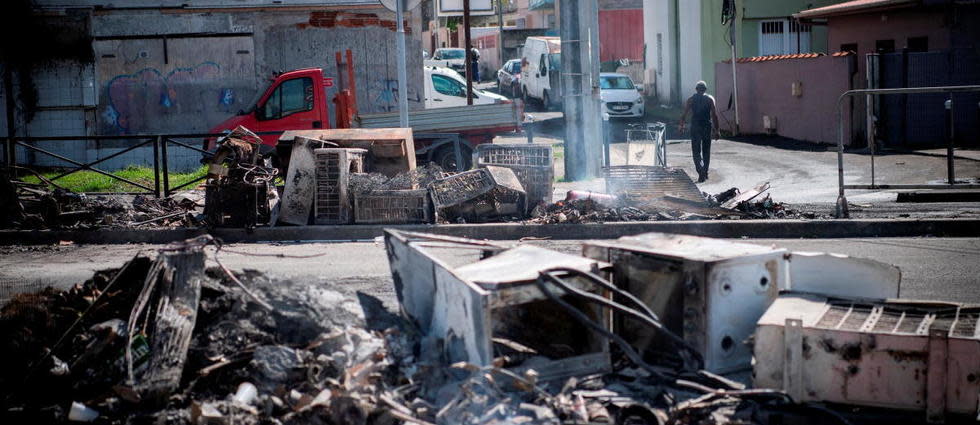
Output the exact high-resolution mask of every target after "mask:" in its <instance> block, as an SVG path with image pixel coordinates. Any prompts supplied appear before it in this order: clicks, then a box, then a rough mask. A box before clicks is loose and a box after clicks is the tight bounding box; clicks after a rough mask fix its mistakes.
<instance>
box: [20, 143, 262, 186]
mask: <svg viewBox="0 0 980 425" xmlns="http://www.w3.org/2000/svg"><path fill="white" fill-rule="evenodd" d="M257 134H260V135H267V134H279V133H278V132H263V133H257ZM225 135H226V134H224V133H222V134H196V133H195V134H152V135H134V136H58V137H12V138H5V139H4V144H5V147H4V148H5V151H4V157H5V159H6V165H8V166H14V165H16V151H15V149H16V147H17V146H20V147H23V148H24V149H27V150H29V151H33V152H38V153H40V154H42V155H47V156H50V157H52V158H55V159H57V160H59V161H62V162H64V163H66V164H68V165H69V166H68V167H65V171H64V172H62V173H60V174H58V175H56V176H54V177H51V178H50V179H49V180H51V181H56V180H59V179H61V178H64V177H66V176H69V175H71V174H74V173H77V172H79V171H83V170H87V171H92V172H95V173H98V174H101V175H103V176H106V177H108V178H110V179H114V180H118V181H121V182H123V183H126V184H128V185H131V186H134V187H135V188H137V189H140V191H139V192H132V193H152V194H154V196H156V197H158V198H159V197H161V195H162V196H164V197H167V196H170V194H171V193H173V192H174V191H176V190H179V189H182V188H185V187H187V186H190V185H192V184H194V183H197V182H199V181H201V180H204V179H205V178H206V176H203V175H202V176H201V177H198V178H195V179H192V180H190V181H187V182H184V183H182V184H180V185H178V186H175V187H170V169H169V165H168V164H167V162H168V148H170V147H171V145H173V146H177V147H180V148H184V149H190V150H193V151H196V152H199V153H201V155H202V156H203V157H210V156H211V155H212V152H209V151H207V150H205V149H201V148H198V147H194V146H191V145H189V144H187V143H185V142H182V141H180V140H177V139H192V138H193V139H211V138H220V137H222V136H225ZM111 140H129V141H132V142H133V144H131V145H129V146H126V147H125V148H123V149H121V150H120V151H118V152H114V153H112V154H111V155H107V156H105V157H102V158H99V159H97V160H95V161H89V162H81V161H76V160H74V159H71V158H68V157H66V156H64V155H60V154H57V153H54V152H51V151H50V150H47V149H43V148H40V147H38V146H36V145H35V144H36V143H37V142H44V141H77V142H78V143H83V142H87V141H97V142H98V141H111ZM148 145H149V146H152V148H153V186H152V187H150V186H148V185H145V184H142V183H139V182H135V181H132V180H130V179H127V178H125V177H121V176H118V175H115V174H112V173H110V172H108V171H105V170H102V169H100V168H98V167H96V165H98V164H100V163H103V162H105V161H108V160H110V159H113V158H116V157H118V156H120V155H123V154H125V153H128V152H131V151H133V150H135V149H138V148H141V147H144V146H148ZM28 168H29V167H28Z"/></svg>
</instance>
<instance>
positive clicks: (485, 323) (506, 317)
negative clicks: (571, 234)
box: [385, 230, 612, 380]
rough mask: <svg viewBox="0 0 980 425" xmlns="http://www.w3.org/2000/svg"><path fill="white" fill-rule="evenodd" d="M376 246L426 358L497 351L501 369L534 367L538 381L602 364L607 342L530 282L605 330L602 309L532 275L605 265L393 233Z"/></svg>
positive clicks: (573, 281) (527, 249)
mask: <svg viewBox="0 0 980 425" xmlns="http://www.w3.org/2000/svg"><path fill="white" fill-rule="evenodd" d="M385 246H386V248H387V251H388V259H389V262H390V264H391V275H392V280H393V281H394V284H395V293H396V295H397V297H398V302H399V305H400V307H401V311H402V314H404V315H405V316H406V317H408V318H409V319H410V320H411V321H412V322H413V323H415V324H416V325H417V326H418V328H419V330H420V331H421V333H422V334H423V342H422V347H423V349H422V351H423V353H425V355H427V356H433V357H436V358H438V359H440V360H443V361H445V362H448V363H454V362H469V363H473V364H476V365H479V366H488V365H491V364H493V361H494V359H499V358H506V359H508V361H507V363H506V365H505V366H507V367H510V368H512V369H514V370H517V371H521V370H524V369H534V370H535V371H537V373H538V374H539V377H540V378H541V379H543V380H550V379H559V378H563V377H569V376H580V375H587V374H593V373H602V372H606V371H609V370H611V365H610V359H609V344H608V341H607V340H606V339H604V338H603V337H602V336H600V335H599V334H597V333H596V332H594V331H590V329H589V328H588V327H586V326H584V325H581V324H580V323H579V322H577V321H576V319H574V318H573V317H572V316H571V315H570V314H569V313H568V312H567V311H566V310H564V309H563V308H562V307H561V306H560V305H559V304H558V303H555V302H552V301H551V300H550V299H549V298H548V296H547V294H545V293H544V292H543V290H542V289H541V287H540V286H539V285H547V286H545V287H546V288H548V289H547V290H548V292H549V293H551V294H552V295H556V294H557V295H561V299H563V300H567V301H566V302H567V303H569V304H572V305H574V306H575V308H576V309H578V311H580V312H582V313H584V314H586V315H588V316H589V318H590V320H592V321H593V322H594V323H598V324H601V325H600V326H601V327H602V328H603V329H606V330H608V329H610V325H611V323H610V322H611V317H612V316H611V313H610V311H609V309H607V308H604V307H599V306H598V305H595V304H587V303H582V302H578V300H575V299H572V297H571V296H569V295H567V294H565V295H562V294H563V292H562V290H561V289H559V288H558V287H557V286H553V285H550V284H544V283H542V282H539V280H538V279H539V277H540V273H541V272H544V271H548V270H552V269H554V268H556V267H562V268H566V269H571V270H576V271H580V272H588V273H592V274H598V275H602V276H606V275H607V273H608V271H609V269H610V266H609V264H607V263H605V262H602V261H595V260H590V259H587V258H583V257H579V256H575V255H569V254H563V253H559V252H555V251H550V250H547V249H543V248H538V247H533V246H519V247H517V248H512V249H505V248H502V247H500V246H497V245H494V244H491V243H488V242H483V241H476V240H469V239H460V238H452V237H447V236H439V235H428V234H421V233H410V232H402V231H395V230H386V231H385ZM562 280H563V281H564V283H563V284H568V285H570V287H572V288H574V289H580V290H585V291H590V292H594V293H597V294H600V295H601V296H603V297H607V298H608V294H605V293H602V292H601V291H598V290H596V288H595V287H594V286H593V285H591V284H590V283H589V282H588V281H587V280H585V279H581V278H580V277H579V276H577V275H575V274H574V273H571V274H568V273H562ZM529 324H533V326H529Z"/></svg>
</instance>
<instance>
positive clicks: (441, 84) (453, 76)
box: [423, 66, 510, 109]
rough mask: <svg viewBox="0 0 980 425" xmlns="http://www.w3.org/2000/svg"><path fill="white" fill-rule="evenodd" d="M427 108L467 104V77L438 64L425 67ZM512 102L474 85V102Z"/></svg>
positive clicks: (484, 103)
mask: <svg viewBox="0 0 980 425" xmlns="http://www.w3.org/2000/svg"><path fill="white" fill-rule="evenodd" d="M423 75H425V109H435V108H448V107H450V106H466V79H464V78H463V76H462V75H459V73H458V72H456V71H453V70H451V69H448V68H440V67H436V66H427V67H425V72H424V73H423ZM502 102H510V100H509V99H507V98H506V97H504V96H501V95H499V94H495V93H490V92H487V91H484V90H480V89H477V88H476V87H473V104H474V105H488V104H491V103H502Z"/></svg>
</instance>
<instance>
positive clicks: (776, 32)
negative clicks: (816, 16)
mask: <svg viewBox="0 0 980 425" xmlns="http://www.w3.org/2000/svg"><path fill="white" fill-rule="evenodd" d="M811 30H812V28H811V26H810V25H806V24H801V23H799V22H797V21H795V20H789V19H772V20H766V21H760V22H759V55H760V56H769V55H786V54H791V53H807V52H810V49H811V48H810V39H811V37H810V34H811V32H812V31H811Z"/></svg>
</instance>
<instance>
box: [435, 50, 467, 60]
mask: <svg viewBox="0 0 980 425" xmlns="http://www.w3.org/2000/svg"><path fill="white" fill-rule="evenodd" d="M440 53H441V55H440V59H463V58H465V57H466V51H465V50H463V49H453V50H441V51H440Z"/></svg>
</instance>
